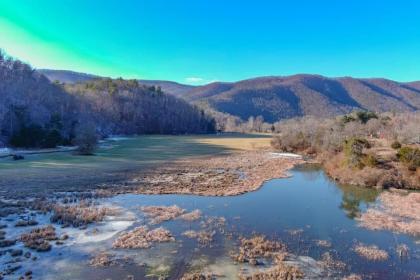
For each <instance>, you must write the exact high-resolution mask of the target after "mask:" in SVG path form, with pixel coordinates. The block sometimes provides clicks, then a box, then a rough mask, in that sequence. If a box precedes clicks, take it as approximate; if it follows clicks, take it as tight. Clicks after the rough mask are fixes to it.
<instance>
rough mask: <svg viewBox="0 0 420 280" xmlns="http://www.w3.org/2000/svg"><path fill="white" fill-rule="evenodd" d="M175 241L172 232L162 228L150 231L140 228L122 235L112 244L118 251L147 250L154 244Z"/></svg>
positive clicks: (144, 227)
mask: <svg viewBox="0 0 420 280" xmlns="http://www.w3.org/2000/svg"><path fill="white" fill-rule="evenodd" d="M171 241H175V238H174V237H173V236H172V234H171V233H170V231H168V230H167V229H164V228H162V227H159V228H156V229H153V230H149V228H148V227H147V226H140V227H137V228H135V229H133V230H131V231H128V232H125V233H123V234H121V235H120V236H119V237H118V238H117V239H116V240H115V241H114V243H113V244H112V247H113V248H116V249H145V248H150V247H151V246H152V245H153V244H154V243H160V242H171Z"/></svg>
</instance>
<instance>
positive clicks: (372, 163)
mask: <svg viewBox="0 0 420 280" xmlns="http://www.w3.org/2000/svg"><path fill="white" fill-rule="evenodd" d="M362 163H363V165H365V166H369V167H376V166H377V165H378V163H379V162H378V160H377V158H376V157H375V156H374V155H372V154H368V155H365V156H364V157H363V158H362Z"/></svg>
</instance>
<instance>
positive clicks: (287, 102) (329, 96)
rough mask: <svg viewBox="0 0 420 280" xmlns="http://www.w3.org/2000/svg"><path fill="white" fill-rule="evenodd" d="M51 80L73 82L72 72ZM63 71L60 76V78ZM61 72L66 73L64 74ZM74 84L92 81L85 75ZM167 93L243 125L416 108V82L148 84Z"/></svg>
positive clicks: (313, 79) (419, 100) (315, 79)
mask: <svg viewBox="0 0 420 280" xmlns="http://www.w3.org/2000/svg"><path fill="white" fill-rule="evenodd" d="M55 72H56V70H49V72H43V73H45V74H46V75H47V76H48V77H49V78H50V79H51V80H54V79H55V78H59V80H60V81H63V82H65V81H69V80H76V78H75V77H74V75H75V73H74V72H70V73H68V75H67V76H66V75H64V76H59V75H57V74H55ZM62 72H63V71H61V72H59V74H61V75H62V74H63V73H62ZM64 72H65V71H64ZM76 74H78V75H80V76H79V77H78V78H77V79H79V80H80V79H85V78H86V77H89V76H91V77H96V76H93V75H88V76H86V74H83V73H76ZM141 82H142V83H144V84H146V85H149V86H152V85H154V86H160V87H161V88H162V90H163V91H164V92H166V93H169V94H173V95H175V96H178V97H182V98H184V99H185V100H187V101H189V102H192V103H198V104H201V105H202V106H204V107H205V108H211V109H212V110H215V111H219V112H222V113H227V114H230V115H234V116H238V117H240V118H241V119H243V120H246V119H248V118H249V117H251V116H259V115H261V116H263V117H264V119H265V120H266V121H268V122H275V121H278V120H280V119H285V118H292V117H297V116H304V115H315V116H319V117H330V116H334V115H339V114H345V113H348V112H350V111H352V110H370V111H376V112H384V111H396V112H406V111H416V110H419V109H420V82H411V83H400V82H396V81H392V80H387V79H356V78H351V77H343V78H327V77H323V76H320V75H294V76H285V77H280V76H273V77H260V78H254V79H249V80H243V81H239V82H235V83H225V82H216V83H211V84H208V85H204V86H189V85H183V84H179V83H175V82H168V81H148V80H142V81H141Z"/></svg>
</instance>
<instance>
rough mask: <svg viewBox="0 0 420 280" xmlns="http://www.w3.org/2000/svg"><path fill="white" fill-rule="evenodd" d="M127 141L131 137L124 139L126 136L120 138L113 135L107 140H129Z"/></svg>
mask: <svg viewBox="0 0 420 280" xmlns="http://www.w3.org/2000/svg"><path fill="white" fill-rule="evenodd" d="M127 139H130V137H124V136H118V135H111V136H110V137H108V138H106V139H105V140H110V141H121V140H127Z"/></svg>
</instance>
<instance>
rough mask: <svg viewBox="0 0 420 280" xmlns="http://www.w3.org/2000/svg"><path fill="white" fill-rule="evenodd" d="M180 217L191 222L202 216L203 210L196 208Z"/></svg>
mask: <svg viewBox="0 0 420 280" xmlns="http://www.w3.org/2000/svg"><path fill="white" fill-rule="evenodd" d="M179 218H180V219H182V220H184V221H189V222H192V221H196V220H198V219H200V218H201V211H200V210H198V209H196V210H193V211H191V212H189V213H185V214H182V215H181V216H179Z"/></svg>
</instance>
